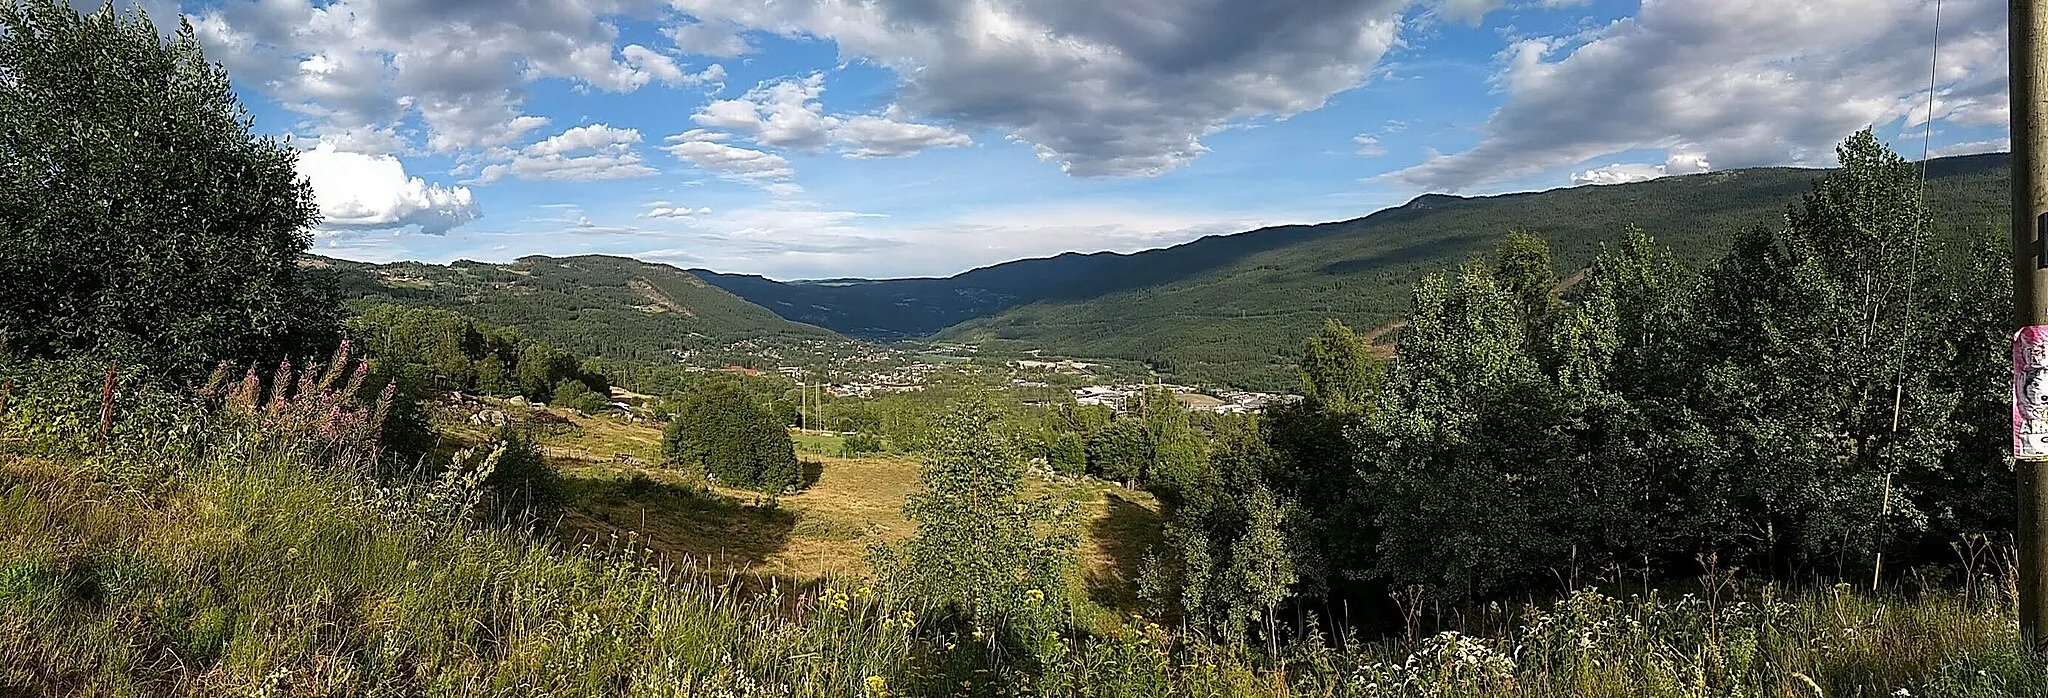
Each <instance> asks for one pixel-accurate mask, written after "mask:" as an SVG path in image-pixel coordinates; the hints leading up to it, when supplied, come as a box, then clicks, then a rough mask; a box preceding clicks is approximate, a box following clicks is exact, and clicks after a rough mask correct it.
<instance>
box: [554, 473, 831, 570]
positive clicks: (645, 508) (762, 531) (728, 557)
mask: <svg viewBox="0 0 2048 698" xmlns="http://www.w3.org/2000/svg"><path fill="white" fill-rule="evenodd" d="M563 489H564V490H565V491H566V493H567V495H568V499H569V502H570V511H569V513H568V514H567V515H566V516H564V517H563V519H562V535H563V536H564V537H565V538H567V539H568V540H570V541H571V542H574V543H581V542H593V543H596V544H603V543H604V542H605V541H606V540H608V539H609V538H610V537H611V536H612V535H613V534H617V535H618V536H620V537H625V536H626V535H627V534H628V533H629V532H633V533H638V534H639V538H640V540H641V542H642V543H644V544H645V545H647V547H649V548H651V549H653V550H654V551H655V552H656V553H657V554H659V555H661V556H664V557H666V558H668V559H669V560H670V561H671V562H683V561H687V562H689V563H691V564H693V565H695V566H698V567H702V568H705V569H713V570H744V569H747V568H749V567H753V566H756V565H759V564H761V563H762V562H764V561H766V560H767V559H768V557H769V556H771V555H774V554H775V553H776V552H778V551H781V550H782V548H783V546H786V545H788V544H789V537H790V530H791V529H794V528H795V527H796V522H797V513H796V512H794V511H790V510H787V509H782V508H779V507H777V506H775V505H774V504H772V503H769V504H761V505H756V504H754V503H750V502H747V501H743V500H741V499H739V498H735V497H731V496H727V495H724V494H719V493H717V492H712V491H708V490H705V489H703V488H701V487H698V486H694V485H689V484H678V483H669V482H662V481H658V480H654V479H652V478H649V477H647V476H644V475H635V476H633V477H630V478H624V479H583V478H568V479H567V481H566V482H564V483H563ZM763 501H769V502H772V500H766V499H765V498H764V500H763ZM592 539H595V540H592Z"/></svg>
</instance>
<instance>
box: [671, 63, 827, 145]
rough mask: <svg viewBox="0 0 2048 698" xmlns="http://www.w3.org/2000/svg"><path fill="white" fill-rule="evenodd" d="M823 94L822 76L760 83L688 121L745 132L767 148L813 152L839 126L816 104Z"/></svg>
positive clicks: (713, 104) (815, 74) (708, 108)
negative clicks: (819, 96) (737, 96)
mask: <svg viewBox="0 0 2048 698" xmlns="http://www.w3.org/2000/svg"><path fill="white" fill-rule="evenodd" d="M824 91H825V76H824V74H822V73H812V74H811V75H810V76H809V77H806V78H803V79H801V80H782V81H777V82H773V83H765V84H762V85H760V86H757V87H755V88H754V89H752V90H748V91H747V93H746V94H745V95H741V96H740V97H739V98H738V99H724V100H718V101H715V102H712V103H710V104H706V105H704V107H703V108H702V109H699V110H698V111H697V113H696V114H695V115H693V116H691V117H690V119H691V120H692V121H695V122H697V124H698V125H699V126H704V127H707V128H723V129H730V130H735V131H742V132H745V133H748V134H750V135H752V137H753V139H754V142H755V143H758V144H760V145H764V146H768V147H771V148H787V149H790V150H794V151H797V152H801V153H816V152H819V151H822V150H824V149H825V145H826V143H828V142H830V141H831V138H832V129H834V128H836V127H837V126H838V125H839V119H837V118H835V117H831V116H826V115H825V113H824V111H825V110H824V106H823V105H822V104H820V103H819V102H818V95H820V94H822V93H824Z"/></svg>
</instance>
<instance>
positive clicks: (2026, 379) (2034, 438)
mask: <svg viewBox="0 0 2048 698" xmlns="http://www.w3.org/2000/svg"><path fill="white" fill-rule="evenodd" d="M2012 456H2013V457H2014V458H2017V459H2019V460H2048V326H2043V325H2034V326H2031V327H2022V328H2020V331H2019V332H2017V333H2015V334H2013V336H2012Z"/></svg>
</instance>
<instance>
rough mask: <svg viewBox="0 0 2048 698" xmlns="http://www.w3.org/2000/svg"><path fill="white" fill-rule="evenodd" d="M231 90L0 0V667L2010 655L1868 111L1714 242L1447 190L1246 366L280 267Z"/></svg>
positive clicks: (2038, 671)
mask: <svg viewBox="0 0 2048 698" xmlns="http://www.w3.org/2000/svg"><path fill="white" fill-rule="evenodd" d="M265 133H266V132H265V131H262V130H260V129H259V128H258V125H257V124H256V123H255V120H254V119H253V118H251V117H250V116H249V114H248V112H247V110H246V109H245V108H244V107H243V106H242V105H241V103H240V102H239V98H238V96H237V93H236V91H235V90H234V89H233V86H232V85H231V84H230V80H229V75H228V73H227V69H226V68H224V67H222V66H221V65H220V64H219V63H214V62H210V61H209V59H208V56H207V55H206V52H205V50H204V49H203V48H202V45H201V41H200V39H199V37H198V34H197V30H195V29H194V28H193V26H192V24H190V23H189V22H187V23H185V24H183V25H182V27H180V28H179V29H177V30H176V31H172V32H169V33H160V32H159V31H158V29H157V26H156V25H154V24H152V23H151V22H150V21H149V20H148V18H147V17H145V16H143V15H139V14H128V13H123V12H119V11H115V10H114V9H112V8H111V7H109V8H107V9H101V10H98V11H87V12H80V11H79V10H76V9H74V8H73V7H72V6H71V5H70V4H68V3H63V2H57V1H56V0H8V1H6V2H0V156H4V162H0V298H5V299H8V300H7V301H6V302H5V303H0V695H25V696H41V695H49V696H60V695H61V696H158V695H162V696H212V695H266V696H272V695H292V696H299V695H303V696H414V695H434V696H441V695H450V696H453V695H465V696H466V695H490V696H497V695H507V696H528V695H531V696H542V695H548V696H657V695H659V696H868V697H879V696H1026V695H1031V696H1358V697H1395V696H1416V697H1437V696H1443V697H1453V696H1455V697H1466V696H1471V697H1479V696H1556V697H1559V698H1564V697H1573V698H1576V697H1580V696H1658V697H1662V696H1671V697H1679V696H1685V697H1705V696H1802V697H1803V696H1813V697H1815V698H1820V697H1835V696H1870V697H1873V698H1876V697H1880V696H1952V697H1957V698H1961V697H1973V698H1974V697H1991V696H2036V695H2048V663H2044V662H2043V661H2042V659H2041V658H2040V656H2039V655H2038V654H2036V652H2035V650H2034V649H2032V648H2031V647H2030V646H2029V641H2028V640H2027V639H2025V638H2022V637H2021V634H2020V630H2019V625H2018V620H2017V619H2018V611H2017V608H2018V605H2019V603H2020V602H2021V599H2020V594H2021V593H2022V590H2021V589H2020V587H2019V583H2018V578H2017V576H2016V566H2017V558H2016V556H2015V552H2014V550H2015V548H2014V546H2013V536H2014V533H2015V529H2016V527H2017V521H2016V508H2015V506H2014V502H2015V501H2016V497H2017V495H2016V493H2015V485H2014V483H2015V468H2014V461H2013V458H2012V450H2011V446H2010V443H2011V442H2010V439H2009V438H2008V433H2009V430H2010V428H2011V421H2010V420H2009V418H2010V416H2011V414H2010V413H2011V410H2010V408H2011V400H2012V393H2013V388H2012V384H2011V381H2012V372H2011V370H2010V366H2011V356H2010V352H2011V347H2012V343H2011V342H2012V337H2011V331H2010V327H2009V326H2008V324H2009V319H2010V317H2009V316H2010V315H2011V312H2010V307H2009V306H2010V304H2011V302H2012V301H2011V298H2010V293H2009V286H2010V283H2011V279H2010V277H2009V267H2008V266H2007V265H2008V261H2007V253H2008V250H2007V247H2006V246H2007V244H2008V243H2007V241H2006V238H2005V236H2004V235H2003V233H2002V231H2001V230H1999V229H1998V228H1996V227H1994V226H1988V225H1987V226H1974V225H1963V224H1959V223H1957V222H1956V221H1957V217H1956V216H1952V215H1947V214H1936V213H1932V212H1930V205H1929V203H1928V200H1927V198H1926V196H1925V192H1926V181H1927V179H1926V177H1927V169H1925V168H1926V166H1927V164H1926V163H1919V162H1911V161H1908V160H1907V159H1905V158H1903V157H1902V156H1900V155H1899V154H1898V153H1897V152H1894V150H1893V149H1891V148H1890V147H1888V146H1887V145H1886V144H1885V143H1884V142H1883V141H1881V140H1880V138H1879V137H1878V136H1877V135H1876V134H1875V132H1874V131H1872V130H1870V129H1865V130H1862V131H1859V132H1856V133H1852V134H1845V135H1844V137H1843V139H1842V140H1841V141H1840V143H1839V145H1838V147H1837V149H1836V151H1835V156H1836V164H1837V165H1838V166H1837V167H1835V168H1833V169H1828V170H1825V171H1817V172H1813V173H1810V174H1812V175H1813V176H1812V177H1810V178H1809V179H1808V181H1809V182H1810V183H1808V184H1806V185H1805V188H1804V189H1803V190H1800V191H1796V192H1793V193H1791V195H1790V196H1788V197H1786V198H1785V199H1784V200H1783V201H1781V202H1780V205H1781V206H1782V215H1779V216H1775V217H1773V218H1772V219H1770V220H1769V221H1768V222H1764V223H1758V224H1755V225H1750V226H1748V227H1739V228H1737V229H1732V230H1714V231H1700V232H1697V233H1696V235H1698V236H1700V237H1701V238H1702V239H1704V238H1706V237H1708V236H1716V237H1714V238H1713V239H1719V240H1725V241H1727V244H1726V245H1724V246H1721V247H1718V248H1713V249H1712V251H1711V253H1709V252H1705V251H1702V250H1705V249H1707V246H1706V244H1705V243H1701V242H1699V240H1692V239H1689V240H1684V241H1681V242H1683V244H1682V245H1677V246H1674V244H1673V243H1672V241H1670V240H1669V239H1667V238H1668V237H1669V236H1665V237H1664V238H1660V237H1658V236H1653V235H1651V234H1649V233H1646V232H1644V230H1643V228H1639V227H1629V226H1617V227H1616V228H1615V229H1613V230H1606V231H1600V232H1599V233H1597V235H1596V237H1595V238H1584V237H1573V238H1571V239H1569V240H1564V241H1562V242H1560V241H1557V240H1551V239H1546V237H1545V236H1544V235H1542V234H1539V233H1536V232H1529V231H1527V230H1524V229H1520V228H1515V227H1512V226H1509V227H1505V228H1503V229H1499V230H1484V231H1471V233H1472V234H1474V235H1480V234H1483V235H1485V236H1486V238H1487V240H1488V241H1489V244H1488V245H1487V246H1486V248H1485V249H1483V251H1481V252H1479V253H1476V254H1471V255H1470V256H1469V257H1467V258H1465V259H1463V261H1461V262H1459V263H1455V264H1449V265H1439V266H1436V267H1432V268H1429V269H1426V270H1423V271H1422V273H1420V274H1418V275H1417V278H1418V279H1419V280H1417V281H1415V282H1414V283H1413V285H1412V287H1411V288H1410V290H1409V293H1408V296H1407V302H1406V305H1405V309H1404V310H1403V311H1402V314H1401V315H1400V317H1401V322H1399V323H1390V324H1389V325H1387V326H1383V327H1380V328H1365V327H1350V326H1347V325H1346V324H1345V323H1344V322H1342V321H1341V320H1340V319H1338V318H1334V317H1325V318H1323V319H1322V323H1321V327H1320V329H1319V330H1318V331H1315V332H1313V333H1311V334H1309V335H1308V336H1307V337H1306V338H1305V339H1304V340H1303V341H1301V342H1300V343H1299V346H1298V347H1296V348H1291V349H1289V350H1288V351H1287V353H1286V355H1285V356H1284V357H1273V358H1271V363H1270V364H1262V365H1259V366H1257V367H1252V368H1248V369H1246V370H1245V371H1242V372H1239V374H1240V375H1247V376H1250V375H1256V376H1259V377H1258V378H1256V379H1254V380H1255V381H1266V380H1268V377H1270V375H1273V374H1274V373H1275V372H1279V373H1284V374H1286V375H1287V376H1289V378H1290V379H1291V380H1292V383H1291V384H1290V391H1291V392H1290V393H1288V394H1287V395H1277V394H1275V395H1269V394H1266V393H1255V392H1251V391H1249V390H1245V389H1244V388H1246V387H1248V386H1246V385H1243V384H1230V383H1228V382H1227V380H1226V381H1217V382H1211V383H1204V384H1201V385H1193V386H1177V385H1172V384H1169V383H1164V382H1162V380H1161V378H1160V375H1161V374H1162V373H1169V374H1170V373H1171V371H1161V370H1159V369H1161V368H1162V367H1161V366H1158V365H1148V364H1143V363H1132V362H1130V361H1129V360H1120V359H1117V358H1115V357H1110V358H1092V359H1091V357H1085V356H1084V357H1073V358H1067V357H1054V356H1052V355H1049V354H1041V353H1028V354H1005V353H1002V350H1001V349H1000V347H997V346H994V345H991V346H989V347H978V346H964V345H960V344H958V343H957V342H956V341H952V340H953V339H954V338H957V337H958V336H959V335H958V334H957V333H953V334H942V335H941V337H940V338H938V339H933V338H929V337H927V338H924V339H916V340H902V341H901V342H897V343H888V342H882V341H879V340H877V339H875V338H873V337H867V338H864V339H857V338H849V337H846V336H841V335H839V334H837V333H835V332H834V331H833V330H831V329H826V327H821V326H815V325H809V324H800V322H798V321H794V320H791V319H789V318H787V317H785V316H782V315H779V314H778V313H777V312H775V311H771V310H770V309H768V308H766V307H764V306H758V305H754V304H753V303H752V302H751V301H749V300H747V299H746V298H743V297H742V296H740V295H735V294H734V293H727V292H725V291H723V290H718V289H716V288H714V287H712V286H711V285H709V284H707V283H706V282H705V281H702V280H700V279H699V277H697V276H693V275H692V273H691V272H684V271H681V270H678V269H675V268H672V267H665V266H662V265H656V264H650V263H641V262H634V261H632V260H624V261H621V260H620V259H619V258H611V257H576V258H565V259H562V260H555V259H551V258H541V259H525V260H521V262H519V264H517V265H512V266H509V267H503V268H501V267H497V266H493V265H486V264H481V263H475V264H469V265H464V264H456V265H449V266H447V267H445V268H444V267H437V266H434V265H416V266H417V268H414V267H411V266H406V265H382V266H379V265H363V264H357V263H343V262H339V261H338V260H333V259H327V258H324V257H315V256H312V255H310V254H309V251H311V250H312V249H313V244H314V241H315V240H316V237H315V234H314V232H313V230H314V226H315V224H316V223H317V221H318V218H319V210H320V209H319V206H318V205H317V203H316V201H315V199H314V196H313V192H312V190H311V187H310V185H309V184H308V182H307V180H306V179H304V178H303V177H301V176H299V174H298V173H297V170H295V163H296V162H297V160H296V158H297V157H298V154H299V151H298V150H295V149H294V148H293V147H292V146H291V145H289V144H287V143H285V142H284V141H283V140H282V139H279V138H273V137H271V136H268V135H264V134H265ZM1615 186H1618V187H1620V186H1634V185H1615ZM1546 205H1547V204H1546ZM1639 213H1640V214H1641V215H1643V216H1656V215H1658V214H1659V212H1658V211H1654V210H1644V211H1640V212H1639ZM1665 223H1668V222H1665ZM1660 225H1661V224H1660ZM1589 239H1590V240H1591V243H1592V244H1591V247H1590V248H1589V249H1590V254H1587V255H1584V258H1583V259H1580V257H1579V255H1578V253H1577V252H1576V251H1574V252H1572V253H1571V254H1570V255H1567V254H1565V253H1561V252H1559V250H1560V249H1562V248H1566V247H1570V249H1573V250H1577V249H1578V248H1579V246H1580V245H1581V244H1582V243H1586V242H1587V241H1588V240H1589ZM1319 244H1321V243H1319ZM1567 258H1569V259H1572V260H1576V261H1564V260H1566V259H1567ZM1389 273H1393V272H1389ZM1162 283H1163V282H1162ZM844 288H855V289H858V288H859V284H852V285H848V286H845V287H844ZM839 293H843V294H846V295H849V296H859V295H862V294H868V293H880V292H879V291H875V290H873V289H866V290H853V291H840V292H839ZM897 300H901V299H897ZM955 300H957V299H955ZM983 300H986V299H983ZM891 302H896V301H895V300H892V301H891ZM906 302H907V301H906ZM977 302H979V301H977ZM998 305H1002V304H1001V303H995V304H993V305H990V306H989V307H995V306H998ZM977 307H979V306H977ZM927 310H928V312H926V313H925V315H929V316H932V317H938V316H945V315H946V314H947V313H953V312H956V311H957V310H958V309H957V308H952V307H951V306H948V307H945V308H936V309H927ZM1041 310H1042V308H1041ZM1295 310H1299V308H1296V309H1295ZM820 312H822V311H820ZM834 312H838V311H834ZM848 312H851V311H848ZM921 312H923V311H921ZM991 312H993V311H991ZM1031 312H1039V311H1037V310H1034V311H1031ZM846 315H847V313H839V316H846ZM920 317H925V316H924V315H921V316H920ZM983 317H993V315H986V316H983ZM922 321H923V320H920V322H922ZM1290 322H1291V321H1290ZM1276 326H1277V325H1276ZM1248 327H1249V326H1248ZM610 328H616V329H615V330H613V329H610ZM931 329H933V330H934V331H936V330H939V329H942V328H931ZM1245 331H1254V330H1252V329H1246V330H1245ZM1267 331H1270V332H1277V331H1278V330H1272V329H1268V330H1267ZM1131 341H1143V340H1142V338H1139V339H1133V340H1131ZM1097 383H1115V384H1117V385H1116V386H1111V387H1115V388H1117V389H1116V390H1096V388H1098V387H1102V386H1098V385H1096V384H1097ZM1257 387H1263V386H1257ZM1125 388H1128V389H1125ZM1119 391H1121V392H1119ZM1212 393H1213V394H1215V395H1211V394H1212ZM1218 396H1222V397H1218ZM1245 396H1251V398H1246V397H1245ZM1225 398H1228V400H1226V399H1225ZM1240 398H1243V399H1252V398H1256V399H1257V402H1256V403H1255V404H1256V407H1257V409H1250V408H1247V409H1227V408H1226V407H1236V406H1241V405H1244V404H1254V403H1241V402H1232V401H1230V400H1238V399H1240Z"/></svg>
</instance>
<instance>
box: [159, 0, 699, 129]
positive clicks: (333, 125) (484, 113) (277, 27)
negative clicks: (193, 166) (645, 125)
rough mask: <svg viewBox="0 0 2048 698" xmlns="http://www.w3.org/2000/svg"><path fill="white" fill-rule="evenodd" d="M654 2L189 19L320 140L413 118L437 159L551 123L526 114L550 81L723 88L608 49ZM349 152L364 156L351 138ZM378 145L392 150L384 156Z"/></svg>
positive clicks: (404, 0)
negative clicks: (533, 87) (531, 86)
mask: <svg viewBox="0 0 2048 698" xmlns="http://www.w3.org/2000/svg"><path fill="white" fill-rule="evenodd" d="M660 7H661V2H660V0H507V1H505V2H482V1H478V0H454V1H449V0H338V1H335V2H316V1H315V0H260V1H258V2H245V1H235V2H226V3H221V4H218V5H211V6H208V7H207V8H206V9H205V10H204V11H202V12H199V13H197V14H196V15H195V17H194V19H193V25H194V29H195V30H196V32H197V34H198V36H199V38H200V41H201V42H202V43H203V44H204V45H205V46H206V48H207V52H208V56H209V57H210V58H214V59H216V60H219V61H221V62H222V63H223V64H225V65H226V66H227V67H228V69H229V70H230V71H231V72H232V73H233V74H234V75H235V77H236V80H237V81H238V82H239V83H241V84H244V85H247V86H251V87H254V88H256V89H258V90H260V91H262V92H263V93H264V94H266V95H268V96H270V97H272V98H275V99H276V100H278V102H279V103H281V104H283V105H285V106H286V107H287V108H289V109H292V110H294V111H297V112H299V113H301V114H305V115H307V116H309V117H312V118H313V119H314V120H315V122H316V126H315V130H316V133H317V135H320V136H323V137H326V136H334V137H335V138H334V140H336V141H337V143H341V142H344V141H346V140H348V139H344V138H341V137H340V136H342V135H344V134H356V133H365V132H368V133H386V134H389V133H393V131H392V130H391V126H392V125H394V124H396V123H399V122H400V121H401V120H403V119H405V118H406V117H408V116H417V118H418V120H419V122H420V123H421V124H423V125H424V126H425V131H426V133H425V137H426V144H427V146H428V147H429V148H431V149H433V150H435V151H440V152H460V151H465V150H473V149H488V148H493V147H499V146H504V145H507V144H511V143H515V142H518V141H519V140H521V139H523V138H524V137H525V136H526V134H528V133H530V132H532V131H533V130H535V129H538V128H541V127H543V126H545V125H546V124H547V120H546V119H545V118H542V117H538V116H533V115H529V114H526V113H524V107H525V99H526V85H527V84H528V83H530V82H532V81H534V80H541V79H550V78H559V79H566V80H569V81H572V82H573V83H575V84H576V85H577V86H578V87H579V88H590V89H598V90H606V91H613V92H625V91H632V90H637V89H639V88H641V87H644V86H646V85H649V84H654V83H660V84H664V85H694V84H706V83H716V82H720V81H722V80H723V79H724V77H725V70H724V68H723V67H721V66H717V65H713V66H710V67H708V68H704V69H703V70H699V71H696V72H691V71H690V70H688V69H686V68H685V67H684V66H683V65H681V64H680V63H678V62H677V61H676V60H675V58H673V57H671V56H670V55H668V54H665V53H663V52H661V51H659V50H656V49H655V48H650V47H647V46H642V45H639V44H627V45H625V46H623V47H619V48H617V49H616V50H615V48H614V47H615V46H616V45H617V43H618V38H619V30H618V28H617V27H616V26H614V25H613V24H612V22H611V20H610V18H612V17H617V16H651V15H653V14H654V13H656V11H658V10H659V9H660ZM355 141H356V142H357V144H356V145H352V146H350V147H356V148H368V147H369V145H368V143H367V142H364V141H362V139H360V138H357V139H355ZM384 145H388V143H386V144H384Z"/></svg>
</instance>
